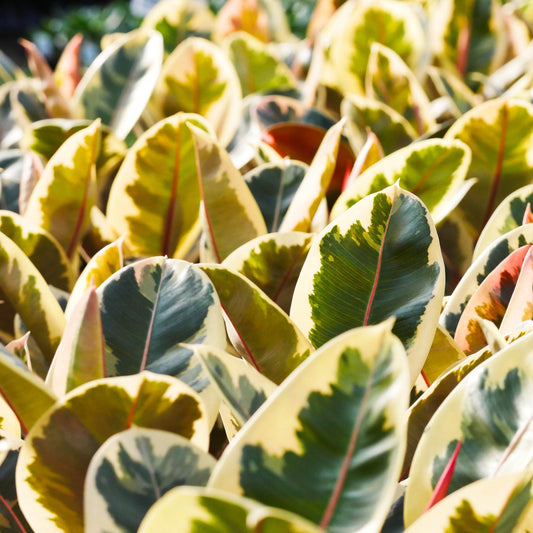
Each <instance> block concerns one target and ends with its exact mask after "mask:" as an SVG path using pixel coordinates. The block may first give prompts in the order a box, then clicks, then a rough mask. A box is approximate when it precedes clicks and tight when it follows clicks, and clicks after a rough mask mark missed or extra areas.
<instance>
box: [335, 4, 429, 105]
mask: <svg viewBox="0 0 533 533" xmlns="http://www.w3.org/2000/svg"><path fill="white" fill-rule="evenodd" d="M326 35H327V36H328V37H329V38H330V39H331V40H330V44H329V47H328V51H327V58H326V61H327V63H328V67H329V68H330V69H331V70H332V71H333V73H334V79H335V82H336V86H337V87H338V88H339V89H340V90H341V91H342V92H343V93H344V94H349V93H355V94H357V93H359V94H360V93H362V89H363V86H364V79H365V73H366V67H367V63H368V58H369V56H370V49H371V45H372V43H374V42H377V43H381V44H383V45H385V46H387V47H388V48H390V49H392V50H394V51H395V52H396V53H397V54H399V56H400V57H401V58H402V59H403V60H404V61H405V63H407V65H409V67H410V68H412V69H414V70H415V71H416V70H418V68H419V66H420V65H419V64H420V61H421V57H422V53H423V46H424V45H423V43H424V42H425V38H424V34H423V30H422V27H421V25H420V22H419V19H418V18H417V16H416V15H415V12H414V10H413V9H412V6H411V5H410V4H406V3H405V2H396V1H391V0H375V1H373V2H348V3H347V4H346V5H345V6H343V7H342V8H341V9H339V10H338V11H337V13H336V14H335V16H334V17H333V18H332V19H331V21H330V23H329V25H328V28H327V29H326Z"/></svg>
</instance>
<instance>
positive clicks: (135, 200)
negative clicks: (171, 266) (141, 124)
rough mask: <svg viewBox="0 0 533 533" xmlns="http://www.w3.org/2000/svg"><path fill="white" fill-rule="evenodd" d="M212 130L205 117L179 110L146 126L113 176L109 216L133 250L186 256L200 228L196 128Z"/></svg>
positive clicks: (143, 254)
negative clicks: (191, 130) (148, 127)
mask: <svg viewBox="0 0 533 533" xmlns="http://www.w3.org/2000/svg"><path fill="white" fill-rule="evenodd" d="M187 124H194V125H195V126H197V127H199V128H202V129H204V130H206V131H208V132H211V129H210V128H209V125H208V124H207V122H206V121H205V120H204V119H202V117H200V116H198V115H193V114H187V113H178V114H176V115H173V116H172V117H169V118H167V119H165V120H162V121H160V122H158V123H157V124H156V125H155V126H153V127H152V128H150V129H149V130H148V131H147V132H145V133H144V134H143V135H142V136H141V137H139V139H138V140H137V142H136V143H135V144H134V145H133V146H132V147H131V148H130V150H128V153H127V155H126V158H125V159H124V162H123V164H122V165H121V167H120V170H119V172H118V174H117V176H116V178H115V179H114V181H113V184H112V186H111V191H110V193H109V201H108V203H107V217H108V219H109V222H110V223H111V226H112V227H113V228H114V230H115V231H116V232H117V233H118V234H119V235H126V241H127V243H128V245H129V247H130V248H131V251H132V253H135V254H138V255H141V256H151V255H168V256H169V257H178V258H181V259H184V258H185V257H186V256H187V254H188V253H189V252H190V251H191V249H193V247H194V245H195V242H196V240H197V239H198V236H199V234H200V223H199V215H198V211H199V206H200V187H199V184H198V168H197V165H196V162H195V158H194V146H193V140H192V138H193V134H192V133H191V132H190V131H189V128H188V127H187Z"/></svg>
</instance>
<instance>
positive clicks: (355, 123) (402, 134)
mask: <svg viewBox="0 0 533 533" xmlns="http://www.w3.org/2000/svg"><path fill="white" fill-rule="evenodd" d="M341 113H342V116H343V117H346V118H347V122H346V131H347V135H348V137H349V139H350V142H351V143H352V145H353V146H354V147H355V148H356V150H357V151H360V150H361V149H362V148H363V146H364V144H365V142H366V139H367V135H368V134H367V131H368V130H370V131H371V132H372V133H374V134H375V135H376V137H377V138H378V139H379V142H380V144H381V146H382V147H383V151H384V152H385V154H391V153H393V152H394V151H396V150H398V149H399V148H403V147H404V146H407V145H408V144H410V143H412V142H413V140H414V139H415V138H416V136H417V135H416V131H415V130H414V129H413V127H412V126H411V124H409V122H407V120H406V119H405V118H403V117H402V115H400V113H398V112H397V111H395V110H394V109H392V108H391V107H389V106H388V105H386V104H384V103H382V102H378V101H377V100H372V99H371V98H365V97H363V96H358V95H354V94H350V95H348V96H346V97H345V98H344V100H343V101H342V104H341Z"/></svg>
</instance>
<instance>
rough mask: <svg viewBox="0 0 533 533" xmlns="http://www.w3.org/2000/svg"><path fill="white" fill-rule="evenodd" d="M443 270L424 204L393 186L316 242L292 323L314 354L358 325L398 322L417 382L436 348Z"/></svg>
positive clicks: (297, 290) (302, 276)
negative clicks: (431, 347)
mask: <svg viewBox="0 0 533 533" xmlns="http://www.w3.org/2000/svg"><path fill="white" fill-rule="evenodd" d="M443 296H444V265H443V262H442V256H441V253H440V248H439V245H438V238H437V235H436V231H435V227H434V225H433V222H432V220H431V217H430V216H429V213H428V211H427V209H426V208H425V206H424V205H423V204H422V202H421V201H420V200H419V199H418V198H417V197H416V196H414V195H413V194H411V193H409V192H407V191H404V190H402V189H400V188H399V187H397V186H396V185H394V186H392V187H388V188H386V189H384V190H383V191H382V192H379V193H375V194H372V195H370V196H366V197H365V198H363V199H362V200H360V201H359V202H358V203H357V204H355V205H353V206H352V207H351V208H350V209H349V210H348V211H346V212H345V213H343V214H342V215H341V216H339V217H338V218H337V219H336V220H334V221H333V222H332V223H331V224H330V225H329V226H327V227H326V228H325V229H324V230H323V231H322V232H321V233H320V234H319V235H318V236H317V238H316V239H315V240H314V241H313V244H312V246H311V249H310V251H309V253H308V255H307V259H306V260H305V263H304V266H303V268H302V271H301V273H300V278H299V280H298V283H297V284H296V287H295V290H294V297H293V301H292V306H291V318H292V319H293V320H294V321H295V323H296V324H297V325H298V326H299V327H300V329H301V330H302V331H303V332H304V333H305V334H306V335H308V337H309V339H310V340H311V342H312V344H313V345H314V346H315V347H318V346H321V345H322V344H324V343H325V342H326V341H328V340H330V339H332V338H333V337H335V336H336V335H338V334H339V333H342V332H343V331H346V330H348V329H351V328H353V327H356V326H366V325H369V324H377V323H379V322H381V321H383V320H385V319H386V318H388V317H392V316H394V317H396V322H395V325H394V328H393V331H394V333H395V334H396V335H397V336H398V337H399V338H400V339H401V340H402V342H403V343H404V346H405V347H406V350H407V353H408V354H409V366H410V371H411V380H412V382H413V383H414V381H415V379H416V377H417V376H418V373H419V372H420V370H421V368H422V365H423V363H424V360H425V359H426V355H427V353H428V351H429V348H430V346H431V342H432V340H433V336H434V333H435V328H436V325H437V320H438V314H439V312H440V306H441V303H442V298H443Z"/></svg>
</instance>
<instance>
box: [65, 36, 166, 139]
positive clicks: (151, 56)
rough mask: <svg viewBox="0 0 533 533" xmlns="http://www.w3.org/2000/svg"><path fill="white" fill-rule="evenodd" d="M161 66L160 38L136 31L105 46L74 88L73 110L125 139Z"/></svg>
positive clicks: (161, 42)
mask: <svg viewBox="0 0 533 533" xmlns="http://www.w3.org/2000/svg"><path fill="white" fill-rule="evenodd" d="M162 62H163V38H162V37H161V34H160V33H158V32H155V31H150V30H137V31H134V32H131V33H129V34H126V35H124V36H123V37H121V38H120V39H118V40H117V41H116V42H114V43H113V44H112V45H110V46H108V47H107V48H105V49H104V50H103V52H101V53H100V55H99V56H98V57H97V58H96V59H95V60H94V61H93V62H92V63H91V65H90V68H88V69H87V71H86V72H85V74H84V75H83V78H82V79H81V81H80V82H79V84H78V86H77V87H76V91H75V93H74V97H73V99H74V102H73V106H74V108H75V109H76V110H77V113H78V114H79V115H80V116H81V117H84V118H88V119H91V120H94V119H97V118H100V119H101V120H102V122H103V123H104V124H106V125H107V126H109V127H111V129H112V130H113V131H114V132H115V134H116V135H117V137H118V138H119V139H125V138H126V136H127V135H128V133H129V132H130V131H131V129H132V128H133V126H134V125H135V123H136V122H137V120H138V119H139V117H140V116H141V113H142V112H143V110H144V108H145V106H146V104H147V103H148V100H149V99H150V96H151V94H152V91H153V90H154V87H155V85H156V81H157V77H158V75H159V73H160V71H161V65H162Z"/></svg>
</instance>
